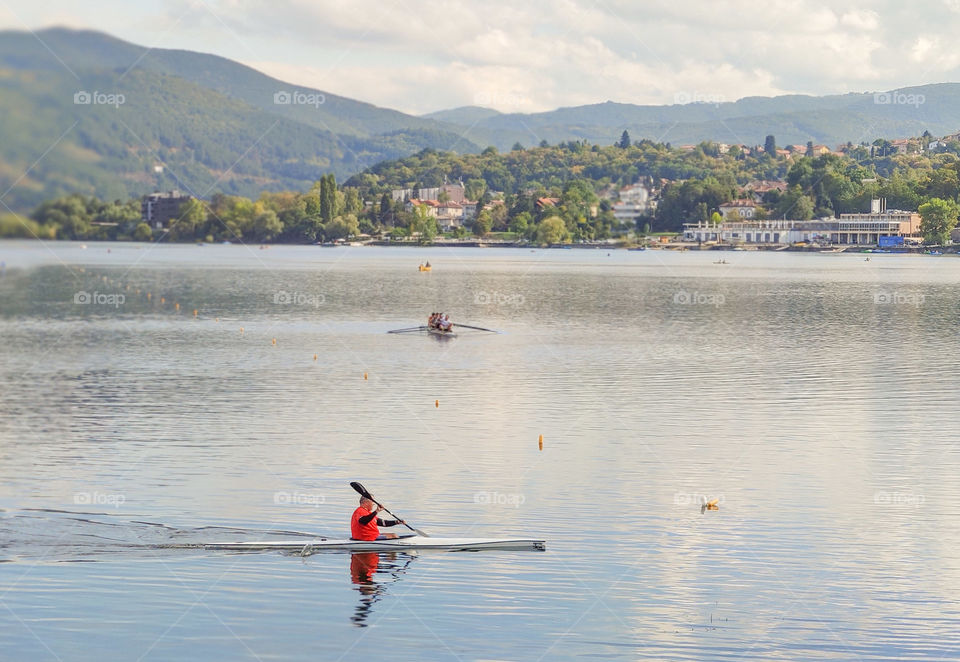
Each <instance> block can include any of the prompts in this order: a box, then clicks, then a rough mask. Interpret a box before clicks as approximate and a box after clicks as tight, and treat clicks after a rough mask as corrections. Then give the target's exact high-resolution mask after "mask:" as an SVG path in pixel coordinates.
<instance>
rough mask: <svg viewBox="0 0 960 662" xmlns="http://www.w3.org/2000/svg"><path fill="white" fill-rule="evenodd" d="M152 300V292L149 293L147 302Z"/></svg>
mask: <svg viewBox="0 0 960 662" xmlns="http://www.w3.org/2000/svg"><path fill="white" fill-rule="evenodd" d="M152 298H153V294H151V293H150V292H147V301H149V300H150V299H152Z"/></svg>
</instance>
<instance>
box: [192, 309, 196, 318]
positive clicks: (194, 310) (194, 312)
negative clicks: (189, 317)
mask: <svg viewBox="0 0 960 662" xmlns="http://www.w3.org/2000/svg"><path fill="white" fill-rule="evenodd" d="M193 316H194V317H196V316H197V309H196V308H194V309H193Z"/></svg>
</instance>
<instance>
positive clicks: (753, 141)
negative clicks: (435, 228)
mask: <svg viewBox="0 0 960 662" xmlns="http://www.w3.org/2000/svg"><path fill="white" fill-rule="evenodd" d="M459 116H460V109H455V110H452V111H447V112H444V111H441V112H438V113H431V115H430V117H442V118H444V119H446V120H447V121H450V120H451V119H454V118H457V117H459ZM474 117H475V121H474V122H473V126H472V128H471V130H470V131H469V132H468V133H467V135H468V136H469V137H480V136H486V135H489V134H490V133H493V134H494V135H497V134H499V135H502V136H503V139H501V140H498V141H497V142H496V143H495V144H496V146H497V147H500V148H501V149H505V148H507V147H509V145H510V144H512V143H513V142H515V141H518V140H519V141H520V142H521V143H522V144H526V145H532V144H536V143H538V142H539V141H541V140H546V141H547V142H549V143H551V144H553V143H557V142H560V141H565V140H571V139H582V140H587V141H589V142H592V143H599V144H612V143H613V142H615V141H616V140H618V139H619V137H620V135H621V133H622V132H623V131H624V130H627V131H628V132H629V133H630V135H631V137H632V138H633V139H636V140H639V139H642V138H648V139H651V140H654V141H657V142H670V143H672V144H673V145H681V144H688V143H691V144H695V143H698V142H701V141H704V140H712V141H717V142H725V143H743V144H746V145H762V144H763V142H764V138H765V137H766V136H767V135H774V136H775V137H776V140H777V143H778V144H781V145H783V144H791V143H795V144H805V143H806V142H807V141H810V140H812V141H814V142H816V143H823V144H827V145H830V146H835V145H838V144H843V143H846V142H853V143H860V142H872V141H873V140H875V139H877V138H889V139H892V138H905V137H909V136H916V135H920V134H921V133H923V131H925V130H929V131H930V132H931V133H933V134H935V135H945V134H949V133H954V132H956V131H957V130H960V84H958V83H937V84H931V85H923V86H918V87H909V88H901V89H899V90H892V91H887V92H881V93H861V94H858V93H849V94H843V95H831V96H822V97H814V96H804V95H786V96H779V97H746V98H743V99H740V100H739V101H734V102H724V103H716V104H711V103H690V104H685V105H671V106H637V105H632V104H624V103H615V102H612V101H607V102H606V103H600V104H592V105H588V106H575V107H570V108H558V109H557V110H552V111H548V112H542V113H530V114H521V113H496V114H492V115H489V116H487V117H483V116H481V115H480V114H479V113H476V112H474ZM508 136H509V137H508ZM521 136H522V137H521ZM480 142H481V143H482V141H480Z"/></svg>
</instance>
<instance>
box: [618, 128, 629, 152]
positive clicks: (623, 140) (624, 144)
mask: <svg viewBox="0 0 960 662" xmlns="http://www.w3.org/2000/svg"><path fill="white" fill-rule="evenodd" d="M617 147H619V148H620V149H627V148H628V147H630V134H629V133H628V132H627V130H626V129H624V130H623V133H622V134H620V142H618V143H617Z"/></svg>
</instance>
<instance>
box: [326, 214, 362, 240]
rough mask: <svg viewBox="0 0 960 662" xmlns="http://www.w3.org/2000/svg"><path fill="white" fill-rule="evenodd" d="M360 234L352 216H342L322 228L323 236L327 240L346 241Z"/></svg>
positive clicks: (355, 219)
mask: <svg viewBox="0 0 960 662" xmlns="http://www.w3.org/2000/svg"><path fill="white" fill-rule="evenodd" d="M358 232H360V227H359V224H358V222H357V217H356V216H354V215H353V214H344V215H343V216H337V217H336V218H335V219H333V220H332V221H330V222H329V223H327V224H326V225H324V226H323V236H324V237H325V238H326V239H327V240H328V241H330V240H333V239H346V238H347V237H352V236H354V235H356V234H357V233H358Z"/></svg>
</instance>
